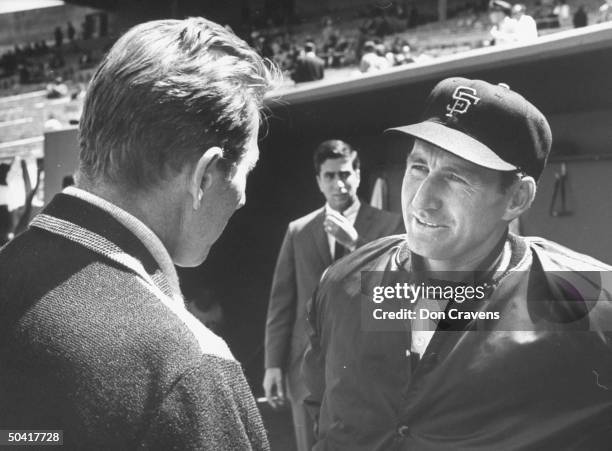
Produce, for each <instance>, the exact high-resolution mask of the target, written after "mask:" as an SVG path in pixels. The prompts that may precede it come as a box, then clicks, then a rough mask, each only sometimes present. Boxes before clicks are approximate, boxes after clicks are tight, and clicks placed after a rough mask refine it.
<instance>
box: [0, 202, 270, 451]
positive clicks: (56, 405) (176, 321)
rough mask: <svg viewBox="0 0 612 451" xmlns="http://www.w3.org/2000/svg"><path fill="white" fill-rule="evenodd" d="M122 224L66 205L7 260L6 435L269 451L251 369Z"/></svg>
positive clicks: (3, 265) (121, 445) (1, 402)
mask: <svg viewBox="0 0 612 451" xmlns="http://www.w3.org/2000/svg"><path fill="white" fill-rule="evenodd" d="M167 272H168V271H167V270H166V272H164V271H163V270H162V269H161V268H160V263H159V262H158V260H156V258H154V257H153V255H152V253H151V251H150V250H149V249H148V248H147V246H146V245H145V244H144V243H143V241H142V240H141V239H139V238H137V237H136V235H135V234H134V233H133V232H132V231H130V228H129V227H126V226H125V225H124V224H123V223H122V221H121V220H118V219H117V218H116V217H115V215H113V214H111V212H109V211H106V210H105V209H102V208H100V207H99V206H97V205H94V204H93V203H91V202H88V201H87V200H85V199H82V198H79V197H75V196H74V195H66V194H59V195H58V196H56V198H55V199H54V200H53V201H52V202H51V203H50V204H49V206H48V207H47V208H46V209H45V210H44V211H43V214H41V215H40V216H38V217H37V218H35V220H34V221H33V222H32V224H31V226H30V228H29V229H28V230H27V231H26V232H24V233H23V234H22V235H20V236H18V237H17V238H15V239H14V240H13V241H12V242H10V243H9V244H8V245H7V246H5V247H4V248H3V249H2V250H1V251H0V406H1V408H0V428H1V429H47V430H48V429H61V430H63V431H64V446H65V447H66V449H88V450H90V449H114V450H115V449H160V450H170V449H177V450H189V449H206V450H208V449H210V450H248V449H256V450H262V449H264V450H265V449H268V448H269V447H268V443H267V439H266V436H265V430H264V428H263V425H262V421H261V417H260V415H259V412H258V410H257V407H256V404H255V401H254V399H253V396H252V394H251V392H250V390H249V387H248V384H247V382H246V380H245V377H244V374H243V372H242V369H241V366H240V364H239V363H238V362H237V361H236V360H235V359H234V358H233V356H232V354H231V353H230V351H229V349H228V347H227V345H226V344H225V342H224V341H223V340H222V339H221V338H219V337H217V336H216V335H214V334H213V333H212V332H210V331H209V330H208V329H206V328H205V327H204V326H203V325H202V324H200V323H199V322H198V321H197V320H196V319H195V318H194V317H193V316H191V315H190V314H189V313H188V312H187V310H186V309H185V307H184V305H183V303H182V301H181V299H180V298H179V297H177V296H176V293H175V290H174V289H173V288H174V285H175V284H174V283H173V281H172V280H168V279H169V278H168V275H167Z"/></svg>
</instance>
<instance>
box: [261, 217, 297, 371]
mask: <svg viewBox="0 0 612 451" xmlns="http://www.w3.org/2000/svg"><path fill="white" fill-rule="evenodd" d="M295 270H296V268H295V251H294V246H293V233H292V229H291V225H290V226H289V228H288V229H287V233H286V234H285V238H284V239H283V244H282V245H281V249H280V252H279V255H278V260H277V261H276V268H275V269H274V278H273V280H272V290H271V292H270V301H269V303H268V316H267V320H266V356H265V366H266V368H282V367H284V366H285V365H286V363H287V357H288V354H289V346H290V343H291V331H292V328H293V323H294V321H295V314H296V308H297V281H296V274H295Z"/></svg>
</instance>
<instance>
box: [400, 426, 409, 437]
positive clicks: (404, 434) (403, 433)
mask: <svg viewBox="0 0 612 451" xmlns="http://www.w3.org/2000/svg"><path fill="white" fill-rule="evenodd" d="M397 433H398V434H399V435H401V436H402V437H409V436H410V428H409V427H408V426H406V425H405V424H403V425H401V426H400V427H398V428H397Z"/></svg>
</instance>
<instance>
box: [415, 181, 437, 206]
mask: <svg viewBox="0 0 612 451" xmlns="http://www.w3.org/2000/svg"><path fill="white" fill-rule="evenodd" d="M411 204H412V207H413V208H414V209H415V210H417V211H418V210H438V209H440V207H441V206H442V200H441V197H440V185H439V183H437V182H436V180H435V179H433V178H432V177H431V176H428V177H426V178H425V179H424V180H423V181H421V184H420V185H419V187H418V188H417V190H416V192H415V193H414V196H413V197H412V202H411Z"/></svg>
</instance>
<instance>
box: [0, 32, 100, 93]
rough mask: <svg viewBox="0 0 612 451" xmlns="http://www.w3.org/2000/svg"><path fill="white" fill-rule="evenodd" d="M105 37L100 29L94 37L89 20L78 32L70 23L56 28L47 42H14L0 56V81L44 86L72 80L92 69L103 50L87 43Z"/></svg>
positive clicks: (45, 40) (43, 40)
mask: <svg viewBox="0 0 612 451" xmlns="http://www.w3.org/2000/svg"><path fill="white" fill-rule="evenodd" d="M101 23H102V24H104V23H105V22H104V21H101ZM106 34H107V29H106V27H104V26H102V27H100V29H99V31H98V36H94V25H93V23H92V21H91V20H85V21H84V22H83V23H82V24H81V30H80V32H77V30H76V28H75V27H74V25H73V24H72V23H71V22H70V21H69V22H67V23H66V25H65V26H57V27H56V28H55V29H54V30H53V32H52V33H50V34H49V39H42V40H40V41H38V42H26V43H17V44H15V46H14V48H13V49H12V50H8V51H6V52H4V53H3V54H2V55H0V80H2V79H8V78H15V77H16V79H17V81H18V83H19V84H21V85H28V84H34V83H47V82H50V81H52V80H54V79H57V77H58V76H63V77H64V78H68V79H70V78H73V77H74V76H75V74H76V73H77V72H78V71H80V70H84V69H91V68H93V67H95V65H96V63H97V62H98V61H99V59H100V57H101V55H102V53H103V52H104V51H105V50H106V48H100V49H98V48H96V46H93V47H92V46H90V45H86V43H87V42H88V41H90V40H91V39H93V38H95V37H104V36H106ZM74 78H76V77H74ZM75 81H77V80H75ZM78 81H83V80H78Z"/></svg>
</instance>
